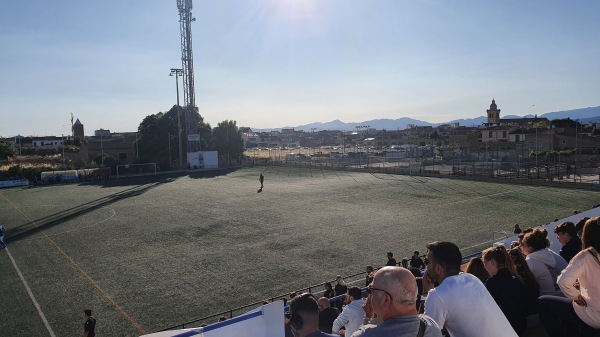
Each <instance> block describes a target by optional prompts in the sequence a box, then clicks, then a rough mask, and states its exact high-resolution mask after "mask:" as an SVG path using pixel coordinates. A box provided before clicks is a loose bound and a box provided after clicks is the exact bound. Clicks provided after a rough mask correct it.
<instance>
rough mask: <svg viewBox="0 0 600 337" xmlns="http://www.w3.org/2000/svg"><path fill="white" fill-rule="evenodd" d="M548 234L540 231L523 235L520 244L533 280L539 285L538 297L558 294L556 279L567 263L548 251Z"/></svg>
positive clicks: (536, 230)
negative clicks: (533, 277)
mask: <svg viewBox="0 0 600 337" xmlns="http://www.w3.org/2000/svg"><path fill="white" fill-rule="evenodd" d="M547 235H548V232H547V231H546V230H545V229H544V230H540V229H535V230H534V231H532V232H530V233H527V234H525V236H524V238H523V241H522V242H521V252H523V254H524V255H525V256H526V258H525V261H527V265H528V266H529V269H531V272H532V273H533V275H534V276H535V280H536V281H537V283H538V284H539V285H540V295H556V294H560V289H559V288H558V285H557V284H556V278H557V277H558V275H559V274H560V272H561V271H562V270H563V269H565V267H566V266H567V262H566V261H565V259H563V258H562V257H561V256H560V255H558V254H556V253H555V252H553V251H552V250H550V249H548V248H547V247H548V244H549V242H548V238H547V237H546V236H547Z"/></svg>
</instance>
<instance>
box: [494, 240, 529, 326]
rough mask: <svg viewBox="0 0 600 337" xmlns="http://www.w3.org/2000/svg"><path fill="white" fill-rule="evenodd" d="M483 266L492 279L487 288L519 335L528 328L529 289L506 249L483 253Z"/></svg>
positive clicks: (502, 247) (495, 249) (499, 248)
mask: <svg viewBox="0 0 600 337" xmlns="http://www.w3.org/2000/svg"><path fill="white" fill-rule="evenodd" d="M482 259H483V265H484V267H485V269H486V270H487V272H488V273H489V274H490V277H489V278H488V279H487V282H486V283H485V287H486V288H487V290H488V291H489V292H490V294H491V295H492V297H493V298H494V300H495V301H496V304H498V306H499V307H500V310H502V312H503V313H504V316H506V318H507V319H508V322H509V323H510V325H511V326H512V327H513V329H514V330H515V332H516V333H517V334H521V333H522V332H523V331H525V328H527V314H528V312H529V310H528V308H527V306H528V304H529V303H528V300H527V288H526V287H525V284H524V283H523V281H522V280H521V277H520V276H519V274H518V273H517V269H516V267H515V265H514V264H513V262H512V259H511V258H510V256H509V255H508V253H507V252H506V248H504V246H502V245H500V246H498V247H496V248H488V249H486V250H484V251H483V255H482Z"/></svg>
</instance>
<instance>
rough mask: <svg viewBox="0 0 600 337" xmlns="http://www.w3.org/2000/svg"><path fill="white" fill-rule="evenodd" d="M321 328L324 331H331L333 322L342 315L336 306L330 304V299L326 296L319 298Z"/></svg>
mask: <svg viewBox="0 0 600 337" xmlns="http://www.w3.org/2000/svg"><path fill="white" fill-rule="evenodd" d="M317 304H318V305H319V329H320V330H321V331H323V332H327V333H331V327H333V322H334V321H335V319H336V318H337V317H338V316H339V315H340V311H339V310H338V308H336V307H332V306H331V305H330V304H329V299H327V298H325V297H321V298H319V300H318V301H317Z"/></svg>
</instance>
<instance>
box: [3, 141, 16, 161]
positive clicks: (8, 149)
mask: <svg viewBox="0 0 600 337" xmlns="http://www.w3.org/2000/svg"><path fill="white" fill-rule="evenodd" d="M18 153H19V151H17V149H15V147H14V146H12V145H11V144H9V143H0V160H5V159H8V158H10V157H14V156H16V155H17V154H18Z"/></svg>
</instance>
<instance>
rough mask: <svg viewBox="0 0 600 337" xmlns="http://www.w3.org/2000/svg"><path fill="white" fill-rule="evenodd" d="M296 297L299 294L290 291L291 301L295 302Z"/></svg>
mask: <svg viewBox="0 0 600 337" xmlns="http://www.w3.org/2000/svg"><path fill="white" fill-rule="evenodd" d="M296 296H298V294H297V293H296V292H295V291H290V300H293V299H294V297H296Z"/></svg>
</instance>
